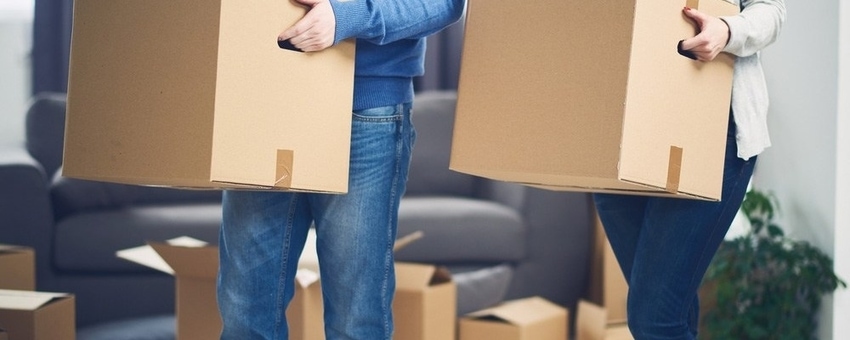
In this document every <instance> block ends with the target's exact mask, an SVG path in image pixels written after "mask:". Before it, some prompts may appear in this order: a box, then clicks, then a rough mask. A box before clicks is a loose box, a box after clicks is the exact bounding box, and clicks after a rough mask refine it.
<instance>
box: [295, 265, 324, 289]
mask: <svg viewBox="0 0 850 340" xmlns="http://www.w3.org/2000/svg"><path fill="white" fill-rule="evenodd" d="M316 282H319V273H317V272H315V271H312V270H310V269H306V268H298V271H297V272H295V283H296V284H298V285H299V286H301V288H307V287H310V286H311V285H313V284H314V283H316Z"/></svg>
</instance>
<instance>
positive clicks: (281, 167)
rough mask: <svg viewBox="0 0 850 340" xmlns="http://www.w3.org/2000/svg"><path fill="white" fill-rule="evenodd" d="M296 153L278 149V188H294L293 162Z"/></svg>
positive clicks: (276, 170) (276, 180) (276, 168)
mask: <svg viewBox="0 0 850 340" xmlns="http://www.w3.org/2000/svg"><path fill="white" fill-rule="evenodd" d="M293 158H294V151H292V150H285V149H278V150H277V165H276V166H275V177H274V178H275V181H274V187H276V188H291V187H292V161H293Z"/></svg>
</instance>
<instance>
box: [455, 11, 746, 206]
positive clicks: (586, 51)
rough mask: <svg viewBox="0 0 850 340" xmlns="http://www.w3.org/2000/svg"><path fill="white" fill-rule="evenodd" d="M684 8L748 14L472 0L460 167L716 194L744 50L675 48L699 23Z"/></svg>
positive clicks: (584, 183) (592, 187)
mask: <svg viewBox="0 0 850 340" xmlns="http://www.w3.org/2000/svg"><path fill="white" fill-rule="evenodd" d="M683 5H686V6H690V7H692V8H697V9H699V10H700V11H703V12H705V13H708V14H712V15H722V14H733V13H736V12H737V11H738V8H737V6H735V5H733V4H731V3H728V2H726V1H724V0H688V1H686V2H671V1H652V0H630V1H625V2H616V3H606V4H600V3H598V2H596V1H548V2H540V1H538V2H532V3H528V2H522V1H511V0H471V1H470V2H469V4H468V6H469V8H468V15H467V21H466V31H465V36H464V47H463V57H462V67H461V72H460V80H459V85H458V86H459V87H458V103H457V114H456V118H455V124H454V137H453V141H452V155H451V162H450V167H451V168H452V169H454V170H457V171H460V172H465V173H469V174H473V175H479V176H483V177H488V178H492V179H497V180H503V181H511V182H518V183H523V184H527V185H532V186H539V187H544V188H549V189H555V190H575V191H593V192H619V193H630V194H644V195H648V194H652V195H664V196H674V197H686V198H696V199H705V200H719V198H720V190H721V184H722V183H721V180H722V175H723V158H724V148H725V145H726V128H727V122H728V116H729V103H730V96H731V86H732V66H733V63H734V59H733V57H732V56H731V55H728V54H720V55H719V56H718V57H717V58H716V59H715V60H714V61H712V62H699V61H695V60H691V59H689V58H686V57H685V56H682V55H680V54H679V53H677V45H678V42H679V41H680V40H682V39H686V38H689V37H692V36H694V34H695V29H694V25H693V23H692V22H691V21H690V20H689V19H687V18H686V17H685V16H684V15H683V14H682V7H683ZM541 33H542V34H541Z"/></svg>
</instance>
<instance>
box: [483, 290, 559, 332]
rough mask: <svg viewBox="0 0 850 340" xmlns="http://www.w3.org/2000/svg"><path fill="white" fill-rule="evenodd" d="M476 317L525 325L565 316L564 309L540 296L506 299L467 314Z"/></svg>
mask: <svg viewBox="0 0 850 340" xmlns="http://www.w3.org/2000/svg"><path fill="white" fill-rule="evenodd" d="M467 317H470V318H476V319H496V320H499V321H503V322H506V323H510V324H513V325H517V326H526V325H530V324H533V323H536V322H539V321H541V320H546V319H550V318H554V317H566V310H565V309H564V308H562V307H560V306H558V305H556V304H554V303H552V302H549V301H547V300H546V299H543V298H541V297H537V296H535V297H530V298H525V299H519V300H513V301H506V302H503V303H501V304H499V305H498V306H495V307H492V308H487V309H483V310H480V311H477V312H473V313H470V314H467Z"/></svg>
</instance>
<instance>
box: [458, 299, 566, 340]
mask: <svg viewBox="0 0 850 340" xmlns="http://www.w3.org/2000/svg"><path fill="white" fill-rule="evenodd" d="M459 327H460V337H459V340H478V339H488V340H563V339H566V338H567V334H568V333H569V331H568V312H567V310H566V309H565V308H563V307H561V306H558V305H556V304H554V303H551V302H549V301H547V300H545V299H543V298H540V297H530V298H525V299H519V300H512V301H506V302H503V303H501V304H499V305H498V306H496V307H492V308H488V309H484V310H481V311H477V312H473V313H470V314H467V315H465V316H464V317H462V318H461V319H460V326H459Z"/></svg>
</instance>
